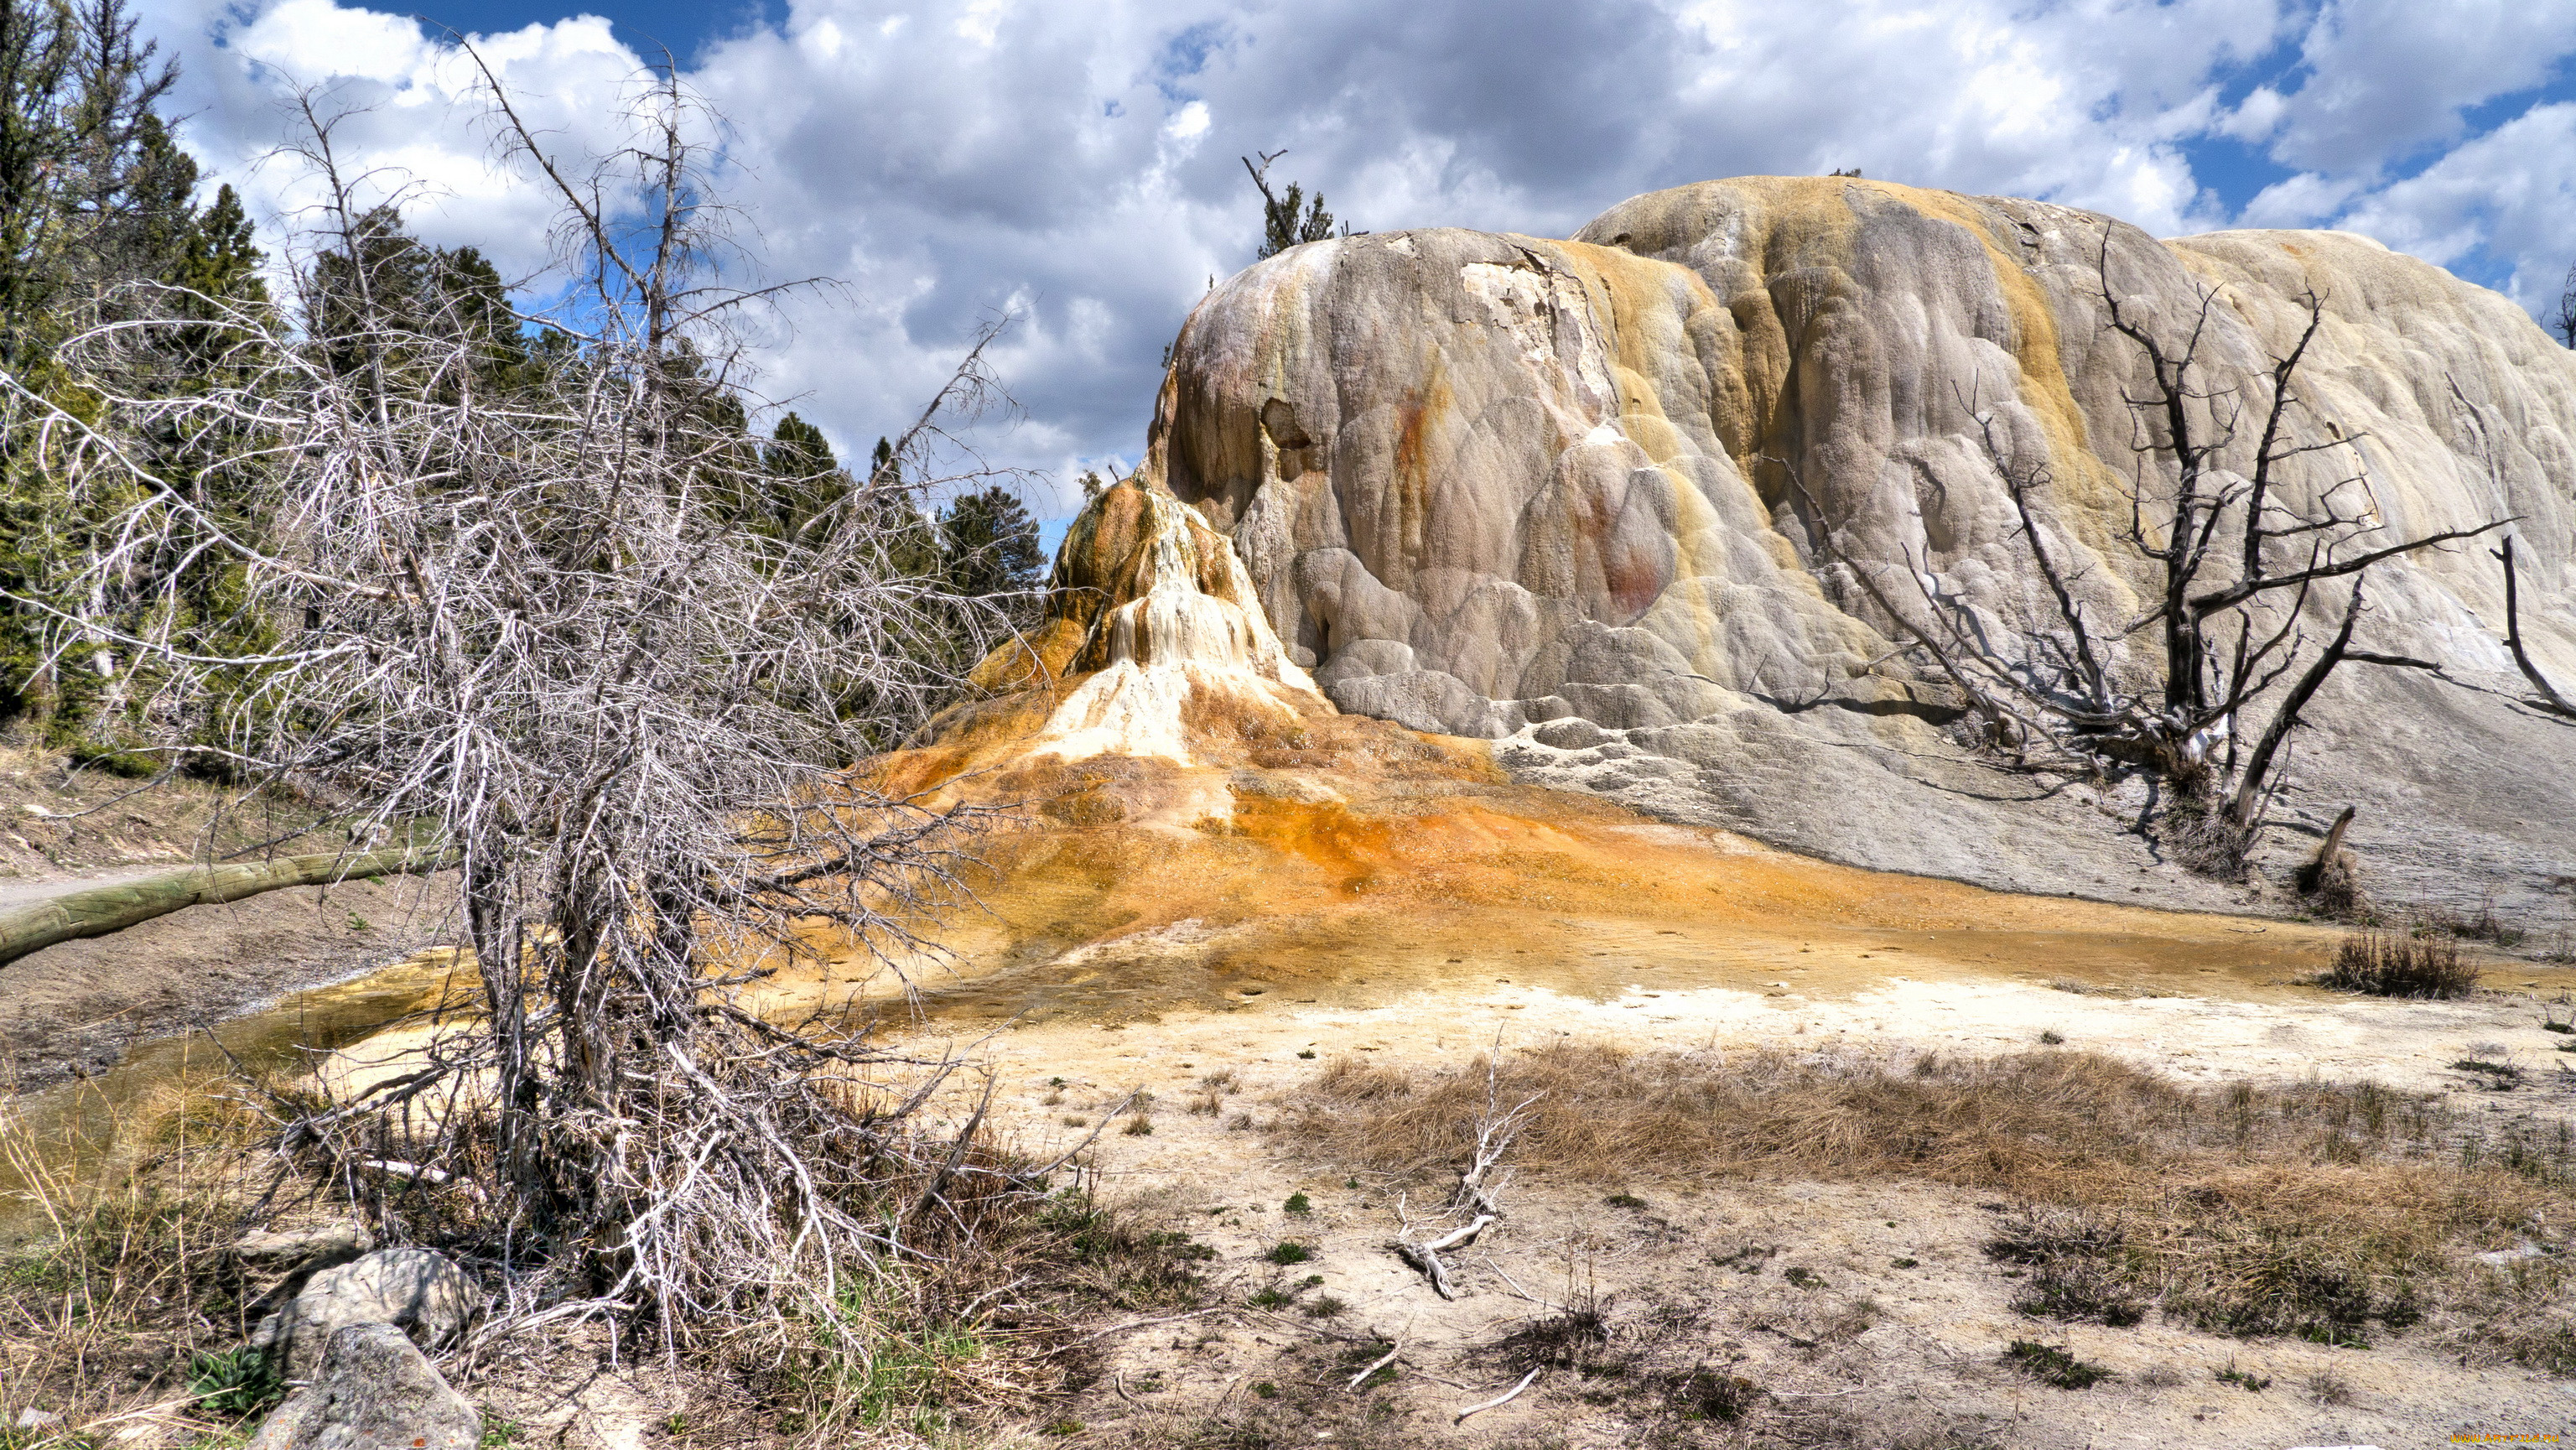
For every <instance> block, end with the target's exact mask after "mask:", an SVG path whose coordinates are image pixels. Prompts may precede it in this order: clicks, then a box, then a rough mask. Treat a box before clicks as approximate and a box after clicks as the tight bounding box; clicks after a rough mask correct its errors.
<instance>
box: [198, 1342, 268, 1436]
mask: <svg viewBox="0 0 2576 1450" xmlns="http://www.w3.org/2000/svg"><path fill="white" fill-rule="evenodd" d="M188 1393H190V1394H192V1395H195V1396H196V1397H197V1407H198V1408H199V1409H202V1410H204V1411H205V1412H206V1413H208V1414H210V1415H222V1416H224V1417H226V1418H228V1419H235V1420H240V1419H247V1418H249V1417H250V1416H252V1415H256V1414H258V1413H259V1412H261V1411H262V1410H265V1409H267V1408H268V1407H269V1406H271V1405H273V1404H276V1403H277V1402H278V1401H279V1400H280V1399H283V1398H284V1397H285V1395H286V1381H285V1379H284V1378H283V1377H282V1376H281V1375H279V1374H278V1372H277V1368H276V1366H274V1365H272V1364H270V1363H269V1360H268V1356H267V1355H266V1354H264V1353H262V1352H260V1351H259V1350H256V1349H252V1348H250V1347H249V1346H247V1345H244V1346H241V1347H239V1348H235V1349H228V1350H224V1351H223V1352H221V1353H217V1354H200V1355H198V1356H197V1357H196V1359H195V1361H194V1362H193V1363H191V1364H190V1365H189V1367H188Z"/></svg>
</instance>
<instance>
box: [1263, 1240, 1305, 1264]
mask: <svg viewBox="0 0 2576 1450" xmlns="http://www.w3.org/2000/svg"><path fill="white" fill-rule="evenodd" d="M1262 1257H1263V1258H1265V1259H1268V1260H1269V1261H1270V1262H1272V1263H1274V1264H1280V1265H1287V1264H1302V1263H1305V1262H1307V1261H1309V1260H1311V1259H1313V1258H1314V1257H1315V1251H1314V1250H1313V1249H1311V1248H1308V1247H1307V1246H1306V1245H1304V1244H1301V1243H1298V1242H1296V1241H1295V1240H1293V1239H1291V1240H1289V1241H1287V1242H1284V1243H1277V1244H1273V1245H1271V1246H1270V1252H1268V1253H1266V1254H1263V1255H1262Z"/></svg>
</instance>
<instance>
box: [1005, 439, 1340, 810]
mask: <svg viewBox="0 0 2576 1450" xmlns="http://www.w3.org/2000/svg"><path fill="white" fill-rule="evenodd" d="M1047 599H1048V614H1047V618H1046V619H1045V620H1044V621H1042V622H1041V623H1040V625H1039V626H1038V628H1037V629H1036V630H1035V631H1033V632H1032V634H1031V637H1030V640H1029V643H1028V645H1027V647H1026V648H1015V647H1012V646H1004V647H1003V649H1002V650H1000V651H997V652H996V653H995V655H994V656H993V657H992V658H990V659H987V660H986V661H985V662H984V663H983V665H982V666H980V667H979V669H978V671H977V676H978V679H979V681H980V682H981V683H983V684H985V685H986V686H988V687H991V688H996V689H1003V690H1007V689H1010V688H1013V687H1015V686H1018V687H1025V686H1029V685H1034V684H1039V683H1041V682H1044V683H1046V684H1050V685H1052V684H1057V683H1061V682H1065V681H1067V680H1068V678H1069V677H1071V676H1075V675H1081V676H1084V677H1085V678H1083V679H1082V680H1081V681H1080V683H1078V684H1075V685H1073V687H1072V688H1071V690H1070V692H1069V693H1067V694H1065V695H1064V696H1063V698H1062V699H1061V700H1060V701H1059V702H1058V703H1057V704H1056V706H1055V708H1054V710H1053V712H1052V713H1051V714H1050V715H1049V716H1048V718H1047V720H1046V722H1045V724H1044V725H1043V726H1042V727H1041V728H1040V729H1039V731H1038V733H1037V736H1036V737H1035V738H1034V740H1032V741H1031V742H1030V749H1031V752H1032V753H1034V754H1038V755H1051V756H1056V757H1060V758H1062V759H1064V760H1067V761H1075V760H1087V759H1089V758H1091V757H1092V756H1095V755H1101V754H1108V753H1115V754H1120V755H1134V756H1152V757H1159V758H1161V759H1165V760H1170V761H1173V762H1175V763H1177V764H1181V765H1188V764H1191V763H1192V762H1191V751H1190V746H1189V736H1190V732H1189V730H1188V729H1187V728H1186V723H1185V721H1184V720H1183V711H1184V709H1185V708H1198V709H1207V708H1210V707H1211V706H1212V705H1213V704H1214V703H1215V702H1219V701H1223V702H1227V704H1228V705H1230V706H1231V707H1232V708H1236V709H1250V710H1253V711H1255V712H1261V713H1271V714H1277V715H1279V716H1281V717H1283V718H1284V719H1285V720H1288V721H1293V720H1295V719H1296V718H1297V717H1298V716H1299V715H1301V714H1305V713H1308V712H1311V711H1317V710H1329V709H1330V708H1331V706H1330V705H1328V704H1327V703H1326V702H1325V700H1324V698H1323V696H1322V695H1320V694H1318V693H1317V692H1316V690H1315V685H1314V682H1313V681H1312V680H1310V679H1308V678H1307V675H1306V672H1305V671H1304V670H1302V669H1299V668H1298V667H1297V666H1296V665H1295V664H1293V663H1291V662H1290V661H1289V659H1288V657H1287V654H1286V652H1285V651H1284V650H1282V649H1281V648H1280V645H1279V637H1278V636H1277V635H1275V634H1273V633H1272V632H1271V630H1270V625H1269V622H1268V621H1267V620H1266V619H1264V618H1263V617H1262V611H1261V606H1260V604H1259V603H1258V602H1257V601H1256V600H1255V598H1254V596H1253V592H1252V583H1251V580H1250V579H1249V578H1248V577H1247V576H1246V575H1245V573H1244V570H1243V565H1242V563H1241V562H1240V561H1239V560H1237V559H1236V558H1235V555H1234V551H1233V550H1232V549H1231V548H1229V547H1228V546H1227V544H1226V540H1225V536H1224V535H1222V534H1220V533H1218V532H1216V530H1214V529H1212V528H1210V527H1208V525H1207V522H1206V521H1205V520H1204V519H1202V518H1200V517H1199V516H1198V515H1197V514H1196V513H1193V512H1191V511H1190V510H1189V509H1187V508H1185V507H1183V506H1182V505H1181V504H1180V503H1179V502H1178V501H1176V500H1174V499H1173V498H1172V497H1171V496H1170V495H1169V494H1165V493H1159V492H1156V491H1153V490H1150V489H1146V488H1142V487H1139V486H1138V485H1137V484H1136V483H1135V482H1133V481H1132V480H1131V481H1129V482H1125V483H1121V484H1120V485H1118V486H1117V487H1115V488H1112V489H1109V490H1107V491H1106V492H1104V493H1103V494H1102V495H1101V496H1100V497H1099V498H1097V499H1095V500H1093V501H1092V503H1091V504H1090V506H1089V507H1087V508H1085V509H1084V510H1083V511H1082V513H1081V515H1080V516H1079V517H1077V518H1076V519H1075V520H1074V522H1073V526H1072V527H1071V528H1070V529H1069V530H1067V531H1066V534H1065V541H1064V545H1063V547H1062V548H1061V549H1059V550H1058V551H1057V554H1056V566H1055V572H1054V574H1053V576H1052V577H1051V578H1050V579H1049V580H1048V584H1047ZM1193 697H1195V700H1196V704H1195V707H1193Z"/></svg>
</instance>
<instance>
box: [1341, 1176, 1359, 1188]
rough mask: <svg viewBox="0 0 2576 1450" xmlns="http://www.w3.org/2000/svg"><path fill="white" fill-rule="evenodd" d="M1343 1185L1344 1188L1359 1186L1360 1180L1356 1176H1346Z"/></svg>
mask: <svg viewBox="0 0 2576 1450" xmlns="http://www.w3.org/2000/svg"><path fill="white" fill-rule="evenodd" d="M1342 1186H1343V1187H1344V1188H1357V1187H1359V1186H1360V1181H1359V1180H1358V1179H1356V1178H1345V1179H1343V1180H1342Z"/></svg>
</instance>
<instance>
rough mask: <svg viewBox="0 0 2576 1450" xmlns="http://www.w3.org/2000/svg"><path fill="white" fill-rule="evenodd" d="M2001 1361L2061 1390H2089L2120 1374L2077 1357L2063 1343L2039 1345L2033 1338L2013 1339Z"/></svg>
mask: <svg viewBox="0 0 2576 1450" xmlns="http://www.w3.org/2000/svg"><path fill="white" fill-rule="evenodd" d="M2004 1363H2006V1364H2009V1365H2011V1366H2012V1367H2013V1368H2015V1369H2017V1370H2020V1371H2021V1372H2022V1373H2023V1374H2026V1375H2029V1376H2030V1377H2031V1378H2032V1379H2035V1380H2037V1381H2039V1382H2040V1383H2041V1384H2044V1385H2055V1386H2056V1387H2057V1388H2059V1389H2061V1390H2089V1389H2091V1388H2092V1387H2093V1386H2095V1385H2098V1384H2100V1383H2101V1382H2102V1381H2104V1380H2107V1379H2117V1378H2118V1377H2119V1376H2117V1375H2115V1374H2113V1373H2112V1372H2111V1371H2109V1370H2107V1369H2104V1368H2103V1367H2102V1366H2100V1365H2098V1364H2087V1363H2085V1362H2084V1361H2083V1360H2080V1359H2077V1358H2076V1357H2075V1356H2074V1354H2073V1353H2072V1352H2070V1351H2069V1350H2068V1349H2067V1347H2066V1346H2065V1345H2062V1344H2042V1343H2040V1342H2039V1341H2038V1340H2036V1339H2016V1340H2014V1341H2013V1342H2012V1346H2011V1347H2010V1348H2008V1349H2006V1350H2005V1351H2004Z"/></svg>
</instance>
